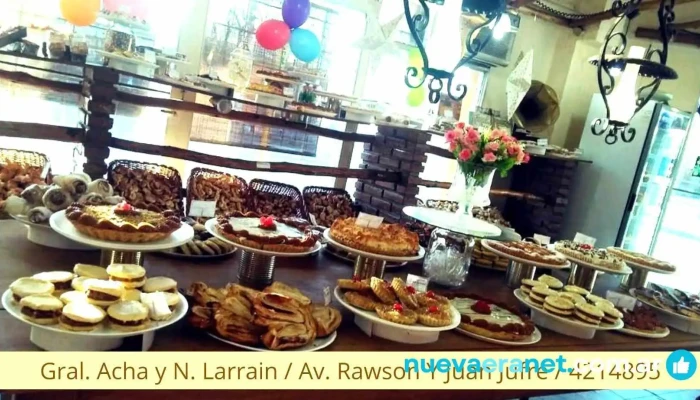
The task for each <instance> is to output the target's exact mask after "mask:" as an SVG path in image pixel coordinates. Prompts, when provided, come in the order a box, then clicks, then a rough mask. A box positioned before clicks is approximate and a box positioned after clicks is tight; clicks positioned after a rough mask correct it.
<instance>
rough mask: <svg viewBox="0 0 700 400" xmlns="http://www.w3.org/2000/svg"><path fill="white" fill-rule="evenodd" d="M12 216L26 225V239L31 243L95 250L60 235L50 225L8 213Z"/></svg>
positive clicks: (67, 248) (61, 247) (68, 248)
mask: <svg viewBox="0 0 700 400" xmlns="http://www.w3.org/2000/svg"><path fill="white" fill-rule="evenodd" d="M10 216H11V217H12V218H14V219H16V220H17V221H19V222H21V223H23V224H24V225H26V226H27V240H29V241H30V242H32V243H35V244H38V245H41V246H46V247H51V248H54V249H64V250H96V249H95V248H94V247H91V246H86V245H84V244H80V243H78V242H76V241H73V240H70V239H68V238H66V237H63V236H61V235H60V234H58V233H57V232H56V231H54V230H53V229H51V225H49V224H48V223H46V224H35V223H33V222H30V221H29V220H28V219H27V217H25V216H24V215H10Z"/></svg>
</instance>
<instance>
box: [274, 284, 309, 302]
mask: <svg viewBox="0 0 700 400" xmlns="http://www.w3.org/2000/svg"><path fill="white" fill-rule="evenodd" d="M263 292H265V293H279V294H282V295H284V296H287V297H291V298H292V299H294V300H296V301H298V302H299V304H301V305H302V306H308V305H310V304H311V299H309V298H308V297H306V296H305V295H304V293H302V292H301V291H300V290H299V289H297V288H294V287H291V286H289V285H287V284H284V283H282V282H274V283H273V284H272V285H270V286H268V287H266V288H265V289H263Z"/></svg>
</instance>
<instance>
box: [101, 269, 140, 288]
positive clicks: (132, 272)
mask: <svg viewBox="0 0 700 400" xmlns="http://www.w3.org/2000/svg"><path fill="white" fill-rule="evenodd" d="M107 273H108V274H109V280H110V281H116V282H119V283H121V284H122V285H123V286H124V287H125V288H127V289H137V288H140V287H142V286H143V285H144V284H145V283H146V270H145V269H144V268H143V267H142V266H140V265H136V264H112V265H110V266H109V267H107Z"/></svg>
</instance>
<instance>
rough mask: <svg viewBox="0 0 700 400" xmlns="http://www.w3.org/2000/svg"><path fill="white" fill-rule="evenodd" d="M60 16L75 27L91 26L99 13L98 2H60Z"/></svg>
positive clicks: (88, 0)
mask: <svg viewBox="0 0 700 400" xmlns="http://www.w3.org/2000/svg"><path fill="white" fill-rule="evenodd" d="M60 1H61V2H60V7H61V15H63V18H65V19H66V21H68V22H70V23H71V24H73V25H75V26H88V25H92V24H93V23H94V22H95V21H96V20H97V13H99V12H100V5H101V4H100V0H60Z"/></svg>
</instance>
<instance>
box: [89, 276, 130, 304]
mask: <svg viewBox="0 0 700 400" xmlns="http://www.w3.org/2000/svg"><path fill="white" fill-rule="evenodd" d="M85 290H86V295H87V302H88V303H90V304H92V305H96V306H99V307H109V306H111V305H112V304H115V303H117V302H119V301H121V299H122V296H123V295H124V286H122V284H121V283H119V282H115V281H102V280H99V279H89V280H87V281H86V282H85Z"/></svg>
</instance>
